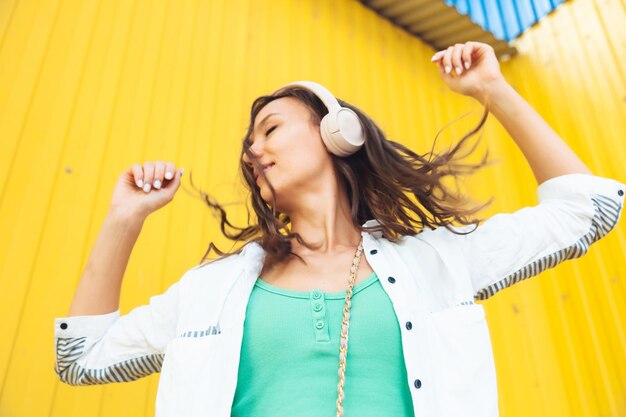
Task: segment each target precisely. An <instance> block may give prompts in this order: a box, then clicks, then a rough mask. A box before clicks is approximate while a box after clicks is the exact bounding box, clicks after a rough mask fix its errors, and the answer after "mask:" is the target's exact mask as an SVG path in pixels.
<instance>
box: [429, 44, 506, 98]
mask: <svg viewBox="0 0 626 417" xmlns="http://www.w3.org/2000/svg"><path fill="white" fill-rule="evenodd" d="M431 61H432V62H434V63H436V64H437V67H438V68H439V75H440V76H441V78H442V79H443V81H444V82H445V83H446V84H447V86H448V87H449V88H450V89H451V90H452V91H454V92H455V93H459V94H463V95H466V96H470V97H473V98H475V99H476V100H478V101H480V102H481V103H483V104H484V103H485V100H486V98H487V95H488V89H489V88H490V87H491V86H493V85H496V84H497V83H498V82H501V81H504V77H503V76H502V73H501V72H500V64H499V63H498V59H497V58H496V54H495V52H494V50H493V48H492V47H491V45H488V44H486V43H481V42H466V43H457V44H456V45H454V46H450V47H448V49H444V50H441V51H438V52H437V53H435V55H433V57H432V59H431Z"/></svg>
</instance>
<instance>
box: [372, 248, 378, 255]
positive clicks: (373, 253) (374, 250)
mask: <svg viewBox="0 0 626 417" xmlns="http://www.w3.org/2000/svg"><path fill="white" fill-rule="evenodd" d="M377 253H378V251H377V250H376V249H372V250H371V251H370V254H371V255H376V254H377Z"/></svg>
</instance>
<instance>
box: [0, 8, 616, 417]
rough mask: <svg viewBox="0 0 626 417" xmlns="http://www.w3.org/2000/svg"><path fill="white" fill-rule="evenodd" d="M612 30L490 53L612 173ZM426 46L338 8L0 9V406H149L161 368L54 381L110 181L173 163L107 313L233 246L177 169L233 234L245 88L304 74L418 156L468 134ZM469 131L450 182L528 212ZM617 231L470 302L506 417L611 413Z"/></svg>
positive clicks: (552, 23) (604, 15) (494, 141)
mask: <svg viewBox="0 0 626 417" xmlns="http://www.w3.org/2000/svg"><path fill="white" fill-rule="evenodd" d="M625 23H626V11H625V8H624V3H623V1H620V0H576V1H571V2H566V3H565V4H564V5H563V6H561V7H559V9H558V10H556V11H555V12H554V13H552V14H551V15H550V16H548V17H547V18H546V19H543V20H542V21H540V22H539V23H538V24H537V25H536V26H534V27H533V28H532V29H531V30H530V31H528V32H526V33H525V34H524V35H523V36H522V37H521V38H519V39H518V40H516V41H515V46H516V48H517V49H518V51H519V55H518V56H516V57H515V58H513V59H511V60H510V61H508V62H503V63H501V67H502V70H503V73H504V74H505V77H506V79H507V80H508V81H509V82H510V83H511V84H512V85H513V86H514V87H515V88H516V89H517V91H519V92H520V94H521V95H522V96H523V97H525V98H526V99H527V100H528V101H529V102H530V103H531V104H532V105H533V106H534V107H535V108H536V109H537V111H538V112H539V113H540V114H541V115H542V116H543V117H544V118H545V119H546V120H547V121H548V123H549V124H550V125H551V126H553V127H554V129H555V131H557V132H558V133H559V135H561V137H563V138H564V140H565V141H566V142H567V143H568V144H569V145H570V146H571V147H572V148H573V149H574V151H575V152H576V153H577V154H578V155H580V156H581V158H582V159H583V161H584V162H585V163H586V164H587V165H588V166H589V167H590V168H591V170H592V171H593V172H594V173H596V174H597V175H601V176H607V177H614V178H618V179H622V180H623V177H622V176H623V167H624V166H626V143H624V140H623V132H624V131H625V130H626V118H625V117H624V114H625V111H624V107H625V106H626V64H625V63H624V60H623V59H620V53H621V51H622V50H624V49H625V47H626V33H625V32H624V31H623V30H622V29H623V27H624V24H625ZM433 52H434V51H433V50H432V49H431V48H430V47H429V46H427V45H425V44H424V43H423V42H421V41H420V40H419V39H416V38H414V37H411V36H410V35H409V34H407V33H406V32H404V31H403V30H402V29H400V28H398V27H396V26H394V25H392V24H391V23H389V22H388V21H386V20H384V19H382V18H381V17H380V16H378V15H376V14H375V13H374V12H373V11H372V10H370V9H368V8H366V7H364V6H363V5H362V4H361V3H359V2H358V1H356V0H340V1H333V0H324V1H316V0H301V1H298V2H293V1H289V0H276V1H256V0H255V1H253V0H234V1H225V0H216V1H209V2H207V1H202V0H182V1H179V2H174V1H172V0H157V1H149V0H130V1H125V0H117V1H113V2H106V1H101V0H98V1H92V2H80V1H78V0H56V1H48V2H44V1H37V0H32V1H23V2H16V1H8V0H7V1H4V2H0V132H1V134H2V138H1V139H0V231H1V233H2V239H0V315H2V317H3V327H2V328H3V332H2V333H3V338H2V339H0V415H2V416H4V415H7V416H11V417H30V416H40V415H49V416H53V417H54V416H60V417H61V416H62V417H72V416H81V417H82V416H85V415H90V416H92V415H93V416H101V417H107V416H115V417H120V416H121V417H123V416H137V415H144V416H146V417H147V416H152V415H154V412H155V409H154V399H155V395H156V391H157V386H158V375H152V376H149V377H147V378H144V379H142V380H139V381H135V382H132V383H125V384H114V385H106V386H92V387H81V388H76V387H71V386H68V385H65V384H62V383H60V381H58V378H57V377H56V375H55V374H54V371H53V361H54V357H53V353H54V352H53V347H52V340H53V338H52V330H53V329H52V325H53V320H52V319H53V318H54V317H61V316H63V315H65V314H66V313H67V311H68V308H69V305H70V302H71V300H72V298H73V294H74V290H75V288H76V285H77V283H78V280H79V278H80V275H81V273H82V270H83V268H84V266H85V264H86V262H87V259H88V257H89V256H90V252H91V247H92V245H93V242H94V240H95V239H96V236H97V234H98V232H99V229H100V227H101V225H102V221H103V219H104V217H105V216H106V212H107V209H108V204H109V199H110V196H111V192H112V190H113V187H114V186H115V182H116V180H117V177H118V175H119V174H120V173H121V172H122V170H124V169H126V168H127V167H129V166H130V165H131V164H132V163H133V162H143V161H146V160H155V159H165V160H172V161H173V162H175V163H176V164H177V165H178V166H181V167H185V169H186V171H185V175H184V177H183V185H182V186H181V189H180V190H179V192H178V193H177V195H176V198H175V199H174V201H173V202H172V203H171V204H169V205H168V206H166V207H165V208H163V209H162V210H159V211H158V212H156V213H154V214H153V215H151V216H150V218H149V219H148V220H147V221H146V223H145V224H144V227H143V231H142V233H141V235H140V237H139V239H138V241H137V244H136V246H135V248H134V251H133V254H132V256H131V259H130V262H129V265H128V268H127V270H126V274H125V280H124V283H123V286H122V296H121V300H120V310H121V311H122V314H125V313H127V312H128V311H129V310H131V309H132V308H134V307H135V306H138V305H141V304H145V303H147V302H148V301H149V298H150V297H151V296H152V295H155V294H158V293H161V292H163V291H164V290H165V289H166V288H167V287H169V285H171V284H172V283H174V282H176V281H177V280H178V279H179V278H180V277H181V276H182V274H183V273H184V272H185V271H186V270H187V269H189V268H190V267H192V266H194V265H196V264H197V262H198V261H199V260H200V258H201V256H202V255H203V254H204V251H205V250H206V248H207V246H208V244H209V243H210V242H215V243H216V244H217V246H218V247H219V248H220V249H222V250H228V249H230V248H231V245H232V243H231V242H229V241H228V240H227V239H225V238H224V237H223V236H221V233H220V231H219V223H218V222H217V221H216V219H215V218H214V217H213V216H212V215H211V213H210V211H209V210H208V208H207V207H206V205H205V204H204V203H203V202H202V201H201V199H200V198H198V195H197V193H196V192H195V190H194V189H193V188H192V186H191V183H190V179H191V177H193V182H194V184H195V185H196V186H198V187H199V188H200V189H202V190H204V191H206V192H207V193H209V194H210V195H211V196H213V197H215V198H216V199H217V200H218V201H219V202H220V203H223V204H225V205H227V209H228V213H229V218H230V219H231V220H232V221H233V223H235V224H237V225H242V224H244V222H245V221H246V211H245V209H244V208H245V203H246V202H245V199H246V193H245V191H244V190H243V188H242V186H241V178H240V177H239V174H238V158H239V154H240V151H241V140H242V138H243V136H244V134H245V132H246V129H247V126H248V123H249V120H248V117H249V111H250V105H251V103H252V101H253V100H254V98H256V97H258V96H260V95H263V94H267V93H270V92H272V91H273V90H274V89H276V88H277V87H279V86H281V85H282V84H284V83H287V82H290V81H295V80H302V79H312V80H315V81H318V82H321V83H322V84H325V85H327V86H328V87H329V89H330V90H331V91H333V92H334V93H335V94H336V95H337V96H338V97H339V98H342V99H345V100H347V101H349V102H350V103H352V104H354V105H356V106H357V107H359V108H361V109H362V110H364V111H365V112H366V113H367V114H369V115H370V116H371V117H372V118H373V119H374V120H375V121H376V122H377V123H378V124H379V125H380V127H381V128H382V129H383V131H384V132H385V133H386V134H387V135H388V138H389V139H391V140H394V141H397V142H400V143H402V144H404V145H406V146H409V147H410V148H411V149H413V150H414V151H415V152H417V153H419V154H422V155H425V154H427V153H428V152H429V151H430V150H431V147H432V146H433V140H434V138H435V136H436V135H437V133H438V132H439V131H440V130H441V131H442V133H441V134H440V135H439V137H438V138H437V142H436V144H435V148H434V149H435V151H436V152H437V151H441V150H445V149H448V148H449V147H450V146H451V145H452V144H454V143H455V142H456V141H457V140H458V139H459V138H461V137H462V136H463V134H465V133H466V132H467V131H469V130H470V129H471V128H473V127H474V126H475V124H476V123H477V122H478V120H479V119H480V116H481V111H482V108H481V107H480V106H479V105H478V104H477V103H476V102H474V101H473V100H471V99H468V98H465V97H460V96H458V95H456V94H454V93H452V92H451V91H449V90H448V89H447V88H446V87H445V85H444V84H443V82H442V81H441V80H440V79H439V76H438V73H437V70H436V67H435V66H434V65H433V64H432V63H431V62H430V57H431V56H432V54H433ZM468 113H469V114H468ZM465 114H468V115H467V116H466V117H462V116H464V115H465ZM444 127H445V128H444ZM474 140H480V144H479V146H478V148H477V150H476V153H475V154H473V155H471V156H470V157H469V158H468V159H469V160H471V161H472V162H475V161H476V162H477V161H478V160H479V159H480V157H481V156H482V155H483V153H484V151H485V150H487V149H488V150H489V155H490V157H491V159H492V160H496V161H497V162H498V163H497V164H496V165H494V166H491V167H488V168H486V169H484V170H481V171H479V172H477V173H476V174H475V175H474V176H472V177H471V178H467V179H466V180H465V181H463V183H462V184H461V185H462V188H463V189H466V190H467V191H468V193H469V194H470V195H471V196H472V197H473V199H474V200H475V201H476V202H477V203H482V202H484V201H486V200H487V198H488V197H490V196H494V197H495V200H494V204H492V206H490V207H489V208H488V209H487V210H486V211H485V212H484V213H481V217H483V218H486V217H489V216H490V215H492V214H495V213H497V212H511V211H514V210H517V209H519V208H521V207H523V206H525V205H532V204H536V203H537V201H536V185H537V184H536V181H535V180H534V176H533V174H532V171H531V170H530V168H529V166H528V164H527V162H526V161H525V159H524V158H523V155H522V154H521V152H520V150H519V148H518V147H517V145H516V144H515V143H514V141H513V140H511V138H510V137H509V136H508V135H507V133H506V131H505V130H504V129H503V128H502V126H501V125H499V123H498V122H497V121H496V120H494V117H493V116H490V117H489V119H488V121H487V124H486V126H485V128H484V129H483V131H482V132H481V137H480V139H478V138H474V139H472V140H471V142H472V143H473V142H474ZM624 232H625V229H624V226H623V225H619V226H618V227H617V228H616V230H615V231H614V232H612V233H611V234H610V235H609V236H608V237H606V238H604V239H603V240H602V241H601V242H600V243H598V244H597V245H594V246H593V248H592V249H591V250H590V251H589V253H588V254H587V256H585V257H584V258H582V259H577V260H574V261H571V262H567V263H565V264H563V265H560V266H558V267H557V268H555V269H554V270H549V271H545V272H544V273H542V274H541V275H540V276H538V277H535V278H533V279H531V280H526V281H524V282H522V283H519V284H517V285H515V286H514V287H513V288H511V289H508V290H505V291H502V292H500V293H499V294H498V296H497V297H494V298H493V299H489V300H487V301H486V302H484V306H485V310H486V312H487V320H488V323H489V328H490V333H491V338H492V341H493V346H494V354H495V359H496V366H497V370H498V389H499V400H500V410H501V415H502V416H503V417H504V416H506V417H514V416H527V415H533V416H562V415H567V416H574V417H578V416H581V417H582V416H585V417H587V416H596V415H605V416H620V415H622V414H626V358H624V355H623V352H624V351H625V350H626V328H625V326H624V320H623V318H622V317H623V316H626V311H625V309H626V307H625V306H626V282H625V280H626V269H625V268H626V267H624V266H623V265H624V262H623V253H624V251H625V248H626V235H625V233H624ZM33 398H36V399H37V401H33V400H32V399H33Z"/></svg>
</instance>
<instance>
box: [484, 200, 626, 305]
mask: <svg viewBox="0 0 626 417" xmlns="http://www.w3.org/2000/svg"><path fill="white" fill-rule="evenodd" d="M591 201H593V205H594V209H595V214H594V216H593V219H592V221H591V227H590V228H589V231H588V232H587V233H586V234H585V235H584V236H583V237H581V238H580V239H579V240H578V241H576V242H575V243H574V244H573V245H571V246H568V247H567V248H563V249H561V250H559V251H557V252H555V253H552V254H550V255H547V256H544V257H543V258H540V259H537V260H535V261H533V262H531V263H529V264H527V265H525V266H523V267H522V268H520V269H519V270H517V271H515V272H514V273H512V274H509V275H507V276H506V277H504V278H503V279H501V280H500V281H498V282H496V283H494V284H492V285H490V286H488V287H486V288H483V289H482V290H480V291H478V292H477V293H476V294H475V295H474V299H475V300H486V299H487V298H489V297H491V296H493V295H494V294H495V293H497V292H498V291H501V290H503V289H504V288H507V287H510V286H512V285H513V284H516V283H518V282H520V281H522V280H524V279H527V278H530V277H533V276H535V275H537V274H539V273H541V272H543V271H545V270H547V269H550V268H553V267H555V266H556V265H558V264H559V263H561V262H563V261H566V260H568V259H574V258H579V257H581V256H583V255H584V254H585V253H587V251H588V250H589V246H591V244H592V243H593V242H595V241H597V240H599V239H601V238H602V237H604V236H606V234H607V233H609V232H610V231H611V230H612V229H613V228H614V227H615V224H616V223H617V220H618V219H619V213H620V210H621V208H622V207H621V205H620V204H619V203H616V202H615V201H613V200H611V199H610V198H608V197H605V196H602V195H597V194H595V195H593V197H592V198H591Z"/></svg>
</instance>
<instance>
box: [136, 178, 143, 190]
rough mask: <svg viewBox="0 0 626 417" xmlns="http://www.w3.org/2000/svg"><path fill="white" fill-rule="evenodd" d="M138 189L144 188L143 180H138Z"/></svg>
mask: <svg viewBox="0 0 626 417" xmlns="http://www.w3.org/2000/svg"><path fill="white" fill-rule="evenodd" d="M137 187H139V188H143V180H142V179H138V180H137Z"/></svg>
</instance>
